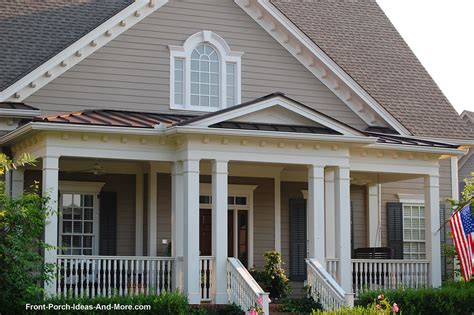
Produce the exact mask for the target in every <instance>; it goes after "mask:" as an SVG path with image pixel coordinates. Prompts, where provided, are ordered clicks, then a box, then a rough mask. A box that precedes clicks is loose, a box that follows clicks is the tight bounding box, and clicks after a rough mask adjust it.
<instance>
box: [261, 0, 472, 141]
mask: <svg viewBox="0 0 474 315" xmlns="http://www.w3.org/2000/svg"><path fill="white" fill-rule="evenodd" d="M270 2H271V3H272V4H273V5H274V6H275V7H276V8H278V9H279V10H280V11H281V12H282V13H283V14H284V15H285V16H287V17H288V18H289V19H290V20H291V21H292V22H293V23H294V24H295V25H296V26H297V27H298V28H299V29H300V30H301V31H302V32H304V33H305V34H306V36H308V37H309V38H310V39H311V40H312V41H313V42H314V43H315V44H316V45H318V46H319V47H320V48H321V49H322V50H323V51H324V52H325V53H326V54H327V55H328V56H329V57H331V59H333V60H334V62H336V63H337V64H338V65H339V66H340V67H341V68H342V69H343V70H344V71H345V72H347V73H348V74H349V75H350V76H351V77H352V78H353V79H354V80H355V81H356V82H357V83H358V84H359V85H360V86H361V87H362V88H363V89H364V90H365V91H366V92H367V93H369V94H370V95H371V96H372V97H373V98H374V99H375V100H376V101H377V102H379V103H380V104H381V105H382V106H383V107H384V108H385V109H386V110H387V111H388V112H390V113H391V114H392V115H393V116H394V117H395V118H396V119H398V120H399V121H400V122H401V123H402V124H403V125H404V126H405V127H406V128H408V129H409V130H410V131H411V132H412V133H413V134H414V135H417V136H435V137H441V138H469V137H470V138H472V135H470V134H469V133H467V132H466V128H464V126H465V124H464V122H462V121H461V120H460V119H459V116H458V114H457V112H456V110H455V109H454V108H453V107H452V105H451V104H450V103H449V101H448V100H447V98H446V97H445V96H444V94H443V93H442V92H441V90H440V89H439V87H438V86H437V85H436V83H435V82H434V81H433V79H432V78H431V76H430V75H429V74H428V72H427V71H426V69H425V68H424V67H423V66H422V64H421V63H420V61H419V60H418V59H417V57H416V56H415V54H414V53H413V52H412V51H411V49H410V47H409V46H408V45H407V44H406V42H405V41H404V40H403V38H402V37H401V35H400V34H399V33H398V31H397V30H396V29H395V27H394V26H393V25H392V23H391V22H390V20H389V19H388V17H387V16H386V15H385V14H384V12H383V11H382V9H381V8H380V7H379V5H378V4H377V3H376V2H375V1H373V0H361V1H329V0H315V1H288V0H270Z"/></svg>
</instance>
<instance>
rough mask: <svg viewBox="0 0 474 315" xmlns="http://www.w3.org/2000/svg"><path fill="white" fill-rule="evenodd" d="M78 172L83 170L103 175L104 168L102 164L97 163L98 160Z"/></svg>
mask: <svg viewBox="0 0 474 315" xmlns="http://www.w3.org/2000/svg"><path fill="white" fill-rule="evenodd" d="M79 172H84V173H92V174H94V175H104V174H105V170H104V167H103V166H102V165H100V164H99V162H97V161H96V162H95V163H94V165H93V166H92V167H91V168H88V169H85V170H82V171H79Z"/></svg>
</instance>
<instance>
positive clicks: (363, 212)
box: [351, 185, 368, 248]
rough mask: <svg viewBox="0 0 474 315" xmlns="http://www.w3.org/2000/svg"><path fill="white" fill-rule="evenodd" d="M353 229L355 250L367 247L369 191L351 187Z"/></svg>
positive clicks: (364, 188) (359, 187) (360, 187)
mask: <svg viewBox="0 0 474 315" xmlns="http://www.w3.org/2000/svg"><path fill="white" fill-rule="evenodd" d="M351 203H352V211H353V212H352V228H353V233H354V236H353V237H354V248H359V247H367V243H368V242H367V190H366V187H365V186H357V185H351Z"/></svg>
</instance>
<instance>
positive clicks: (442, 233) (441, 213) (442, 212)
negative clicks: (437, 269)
mask: <svg viewBox="0 0 474 315" xmlns="http://www.w3.org/2000/svg"><path fill="white" fill-rule="evenodd" d="M445 215H446V204H445V203H441V204H440V205H439V222H440V225H441V227H440V231H439V233H440V241H441V278H442V279H443V280H446V255H445V253H444V246H445V245H446V226H445V224H444V221H445V220H446V219H445Z"/></svg>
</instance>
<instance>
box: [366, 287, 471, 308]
mask: <svg viewBox="0 0 474 315" xmlns="http://www.w3.org/2000/svg"><path fill="white" fill-rule="evenodd" d="M377 294H379V293H378V292H376V291H368V292H364V293H362V294H360V295H359V300H358V304H359V305H362V306H364V305H368V304H370V303H372V301H373V300H374V299H375V298H376V297H377ZM384 294H385V296H386V297H387V298H389V299H390V300H392V301H397V304H398V305H399V306H400V309H401V310H403V314H450V315H454V314H472V313H474V303H473V302H472V301H474V284H473V283H472V282H468V283H466V282H455V283H448V284H445V285H444V286H443V287H441V288H437V289H432V288H425V289H400V290H388V291H385V292H384Z"/></svg>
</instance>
